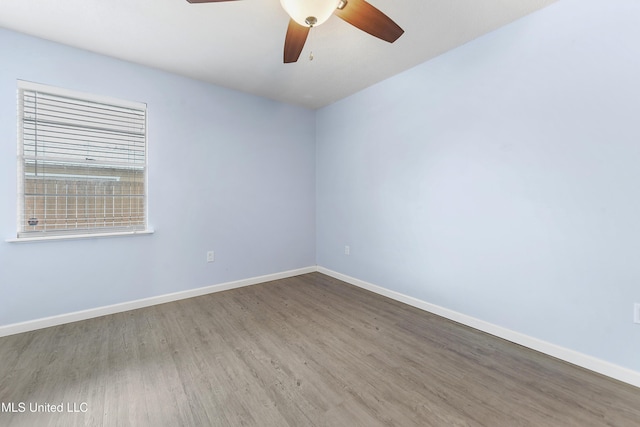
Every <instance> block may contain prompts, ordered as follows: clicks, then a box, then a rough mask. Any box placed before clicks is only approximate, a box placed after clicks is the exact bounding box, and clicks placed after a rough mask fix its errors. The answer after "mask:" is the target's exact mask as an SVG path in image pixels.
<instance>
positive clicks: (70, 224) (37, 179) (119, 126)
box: [18, 81, 147, 238]
mask: <svg viewBox="0 0 640 427" xmlns="http://www.w3.org/2000/svg"><path fill="white" fill-rule="evenodd" d="M18 116H19V118H18V127H19V132H18V139H19V140H18V173H19V176H18V183H19V184H18V186H19V187H18V238H21V237H37V236H49V235H64V234H94V233H96V234H97V233H112V232H119V231H123V232H125V231H138V230H145V229H146V225H147V219H146V217H147V215H146V210H147V209H146V185H147V182H146V171H147V155H146V153H147V136H146V105H145V104H142V103H135V102H130V101H121V100H114V99H108V98H103V97H97V96H94V95H87V94H81V93H76V92H71V91H67V90H64V89H59V88H53V87H49V86H44V85H40V84H36V83H29V82H23V81H20V82H18Z"/></svg>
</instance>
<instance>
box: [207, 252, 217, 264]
mask: <svg viewBox="0 0 640 427" xmlns="http://www.w3.org/2000/svg"><path fill="white" fill-rule="evenodd" d="M215 260H216V257H215V254H214V253H213V251H209V252H207V262H213V261H215Z"/></svg>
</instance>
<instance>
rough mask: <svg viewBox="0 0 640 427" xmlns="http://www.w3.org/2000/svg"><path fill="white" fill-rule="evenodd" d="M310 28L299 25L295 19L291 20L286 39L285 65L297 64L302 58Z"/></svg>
mask: <svg viewBox="0 0 640 427" xmlns="http://www.w3.org/2000/svg"><path fill="white" fill-rule="evenodd" d="M310 29H311V28H310V27H305V26H304V25H300V24H298V23H297V22H296V21H294V20H293V19H290V20H289V26H288V27H287V35H286V37H285V39H284V63H285V64H288V63H290V62H296V61H297V60H298V58H299V57H300V52H302V48H303V47H304V42H306V41H307V35H308V34H309V30H310Z"/></svg>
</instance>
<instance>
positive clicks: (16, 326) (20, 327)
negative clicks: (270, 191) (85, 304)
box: [0, 266, 317, 337]
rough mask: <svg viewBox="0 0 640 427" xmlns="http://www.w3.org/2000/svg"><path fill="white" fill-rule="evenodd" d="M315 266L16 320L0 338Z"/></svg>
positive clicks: (2, 330)
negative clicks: (65, 312) (54, 314)
mask: <svg viewBox="0 0 640 427" xmlns="http://www.w3.org/2000/svg"><path fill="white" fill-rule="evenodd" d="M314 271H317V270H316V267H315V266H313V267H305V268H299V269H296V270H289V271H283V272H280V273H274V274H267V275H265V276H258V277H251V278H249V279H242V280H236V281H233V282H227V283H220V284H218V285H212V286H205V287H203V288H196V289H189V290H186V291H180V292H174V293H171V294H164V295H158V296H155V297H150V298H144V299H139V300H135V301H127V302H123V303H120V304H113V305H107V306H103V307H97V308H91V309H88V310H82V311H76V312H73V313H67V314H61V315H58V316H51V317H44V318H41V319H35V320H29V321H27V322H21V323H13V324H11V325H5V326H0V337H4V336H7V335H13V334H19V333H22V332H28V331H34V330H36V329H42V328H48V327H50V326H57V325H62V324H65V323H71V322H77V321H79V320H86V319H92V318H94V317H100V316H106V315H108V314H115V313H121V312H123V311H129V310H135V309H138V308H143V307H149V306H152V305H157V304H164V303H166V302H171V301H177V300H181V299H186V298H193V297H197V296H200V295H206V294H211V293H214V292H221V291H226V290H229V289H235V288H241V287H243V286H250V285H255V284H258V283H264V282H270V281H272V280H279V279H285V278H287V277H293V276H299V275H300V274H306V273H312V272H314Z"/></svg>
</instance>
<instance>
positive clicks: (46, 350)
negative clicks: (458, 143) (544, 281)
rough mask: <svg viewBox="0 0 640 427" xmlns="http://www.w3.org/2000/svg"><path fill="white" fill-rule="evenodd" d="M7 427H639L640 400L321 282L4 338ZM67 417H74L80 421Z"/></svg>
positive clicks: (569, 369) (1, 372) (581, 373)
mask: <svg viewBox="0 0 640 427" xmlns="http://www.w3.org/2000/svg"><path fill="white" fill-rule="evenodd" d="M0 361H1V363H0V379H1V381H0V402H3V403H5V405H6V404H7V403H14V404H18V403H20V402H23V403H26V404H27V405H28V404H38V403H39V404H45V403H49V404H56V405H57V404H59V403H64V404H65V405H67V404H76V405H78V404H80V403H83V402H84V403H86V409H87V410H86V412H69V411H66V410H65V411H63V412H62V413H48V412H36V413H31V412H30V411H29V407H27V411H25V412H24V413H19V412H18V413H12V412H8V411H3V412H1V413H0V425H2V426H3V427H4V426H20V427H21V426H33V425H38V426H64V427H67V426H85V425H86V426H154V427H155V426H177V425H179V426H204V425H207V426H278V427H280V426H296V427H297V426H366V427H375V426H434V427H439V426H491V427H494V426H497V427H500V426H509V427H511V426H535V427H538V426H542V427H544V426H553V427H555V426H562V427H564V426H579V427H585V426H616V427H618V426H619V427H627V426H629V427H631V426H638V425H640V422H639V420H640V389H638V388H635V387H632V386H630V385H627V384H624V383H620V382H617V381H615V380H612V379H610V378H606V377H603V376H601V375H598V374H595V373H593V372H589V371H586V370H584V369H582V368H579V367H576V366H573V365H570V364H567V363H564V362H562V361H559V360H557V359H554V358H551V357H548V356H545V355H543V354H540V353H538V352H535V351H532V350H529V349H526V348H524V347H521V346H518V345H516V344H513V343H509V342H507V341H504V340H501V339H499V338H496V337H492V336H490V335H487V334H484V333H482V332H480V331H477V330H474V329H471V328H468V327H465V326H462V325H459V324H457V323H455V322H452V321H449V320H446V319H443V318H440V317H438V316H435V315H432V314H430V313H426V312H423V311H420V310H418V309H416V308H414V307H409V306H406V305H404V304H402V303H399V302H397V301H393V300H390V299H387V298H384V297H381V296H379V295H376V294H373V293H371V292H368V291H365V290H362V289H359V288H356V287H354V286H351V285H348V284H346V283H343V282H340V281H338V280H336V279H333V278H331V277H328V276H325V275H322V274H320V273H311V274H307V275H303V276H298V277H293V278H289V279H283V280H278V281H275V282H270V283H264V284H259V285H254V286H250V287H245V288H239V289H234V290H230V291H226V292H220V293H216V294H211V295H205V296H201V297H197V298H192V299H188V300H182V301H177V302H173V303H168V304H162V305H158V306H154V307H148V308H144V309H140V310H134V311H130V312H126V313H118V314H114V315H111V316H105V317H101V318H97V319H90V320H87V321H83V322H77V323H72V324H67V325H61V326H57V327H52V328H48V329H43V330H39V331H33V332H27V333H23V334H18V335H13V336H9V337H4V338H0ZM65 409H66V407H65Z"/></svg>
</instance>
